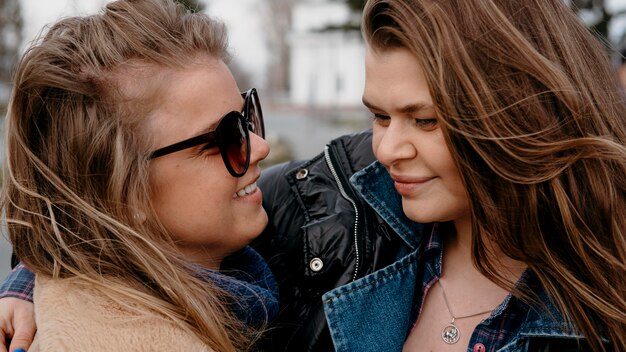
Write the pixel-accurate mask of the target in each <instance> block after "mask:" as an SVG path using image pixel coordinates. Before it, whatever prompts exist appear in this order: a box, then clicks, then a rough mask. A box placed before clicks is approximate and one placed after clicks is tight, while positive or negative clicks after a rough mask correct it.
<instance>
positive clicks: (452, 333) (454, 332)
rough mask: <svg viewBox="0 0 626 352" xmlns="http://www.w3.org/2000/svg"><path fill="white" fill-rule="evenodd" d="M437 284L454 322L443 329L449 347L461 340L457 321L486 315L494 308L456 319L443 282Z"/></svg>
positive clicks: (443, 335)
mask: <svg viewBox="0 0 626 352" xmlns="http://www.w3.org/2000/svg"><path fill="white" fill-rule="evenodd" d="M437 282H438V283H439V287H441V294H442V295H443V301H444V302H446V308H448V313H450V317H451V318H452V320H451V321H450V324H448V325H446V326H445V327H444V328H443V330H441V338H442V339H443V342H445V343H447V344H448V345H453V344H455V343H457V342H458V341H459V339H460V338H461V331H460V330H459V328H458V327H457V326H456V324H454V321H455V320H457V319H465V318H471V317H475V316H478V315H482V314H485V313H489V312H491V311H492V310H493V308H492V309H489V310H486V311H484V312H478V313H474V314H470V315H464V316H462V317H455V316H454V314H452V309H450V304H449V303H448V297H446V292H445V291H444V290H443V285H442V284H441V281H440V280H437Z"/></svg>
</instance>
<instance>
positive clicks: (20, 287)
mask: <svg viewBox="0 0 626 352" xmlns="http://www.w3.org/2000/svg"><path fill="white" fill-rule="evenodd" d="M34 285H35V275H34V274H33V273H31V272H30V271H29V270H28V269H26V267H25V266H24V264H22V263H20V264H18V265H17V266H16V267H15V268H13V270H12V271H11V273H10V274H9V276H7V278H6V279H5V280H4V281H3V282H2V284H0V298H5V297H16V298H19V299H23V300H27V301H30V302H32V301H33V287H34Z"/></svg>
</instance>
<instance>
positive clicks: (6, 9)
mask: <svg viewBox="0 0 626 352" xmlns="http://www.w3.org/2000/svg"><path fill="white" fill-rule="evenodd" d="M21 43H22V16H21V11H20V4H19V0H0V110H1V111H0V112H4V111H5V109H6V104H7V100H8V97H9V90H10V86H11V74H12V72H13V68H14V66H15V63H16V62H17V58H18V55H19V49H20V45H21Z"/></svg>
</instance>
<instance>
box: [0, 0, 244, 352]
mask: <svg viewBox="0 0 626 352" xmlns="http://www.w3.org/2000/svg"><path fill="white" fill-rule="evenodd" d="M226 48H227V39H226V32H225V28H224V26H223V25H222V24H221V23H219V22H216V21H214V20H212V19H211V18H209V17H207V16H206V15H203V14H192V13H189V12H187V11H185V10H184V8H183V7H182V6H181V5H178V4H176V3H175V2H173V1H171V0H120V1H115V2H111V3H109V4H108V5H107V6H106V7H105V9H104V10H103V11H102V12H101V13H99V14H97V15H92V16H85V17H73V18H66V19H63V20H61V21H59V22H57V23H56V24H54V25H52V27H51V28H49V30H48V31H47V33H46V34H45V35H44V36H43V37H42V38H40V40H39V41H38V42H36V43H35V44H33V45H32V46H31V47H30V48H29V49H28V50H27V52H26V53H25V54H24V56H23V58H22V60H21V62H20V64H19V67H18V68H17V72H16V74H15V83H14V89H13V91H14V93H13V96H12V98H11V102H10V107H9V113H8V126H7V161H8V168H7V170H8V172H7V175H6V176H5V190H4V193H3V199H2V210H3V211H4V213H5V215H6V218H7V223H8V227H9V233H10V239H11V241H12V243H13V248H14V250H15V253H16V254H17V256H18V257H19V258H20V260H22V261H23V262H24V263H25V264H26V265H27V266H28V268H30V269H31V270H33V271H34V272H35V273H37V274H40V275H45V276H49V277H53V278H70V277H78V278H81V279H83V281H87V282H89V283H90V284H93V285H95V286H96V287H97V288H99V289H100V290H101V291H102V292H103V293H105V294H106V295H108V296H109V297H111V298H113V299H115V301H116V302H119V303H120V304H125V305H126V306H127V307H129V308H131V309H139V308H138V307H145V308H146V310H147V311H149V312H155V313H157V314H159V315H161V316H166V317H168V318H169V319H171V320H172V321H173V322H174V323H176V324H177V325H178V326H180V327H181V328H183V329H185V330H186V331H188V332H190V333H192V334H194V335H195V336H197V337H198V338H199V339H200V340H201V341H203V342H204V343H206V344H207V345H208V346H209V347H211V348H212V349H214V350H218V351H235V350H237V351H240V350H246V349H248V348H249V346H250V341H251V340H252V338H253V336H254V335H253V332H252V331H249V330H247V329H246V328H245V327H244V326H243V324H242V323H241V322H239V321H238V320H237V319H235V317H234V316H233V314H232V312H231V311H230V309H229V303H228V302H229V300H230V299H231V298H230V297H229V296H228V295H227V294H226V293H225V292H223V291H222V290H221V289H219V288H218V287H216V286H215V285H214V284H212V283H210V282H206V279H205V278H199V277H197V276H198V275H197V273H196V272H195V270H194V268H193V267H192V264H190V263H189V262H188V261H187V260H185V258H184V257H183V256H182V254H181V253H180V251H179V250H177V249H176V246H175V244H174V243H173V240H172V239H171V237H170V235H169V234H168V232H167V231H166V230H165V229H164V227H163V226H162V225H161V223H160V222H159V220H158V218H157V216H156V214H155V212H154V210H153V208H152V206H151V202H150V198H151V197H150V192H151V189H150V186H149V183H148V172H149V162H148V158H147V155H148V152H149V148H150V146H151V145H152V144H151V142H153V141H151V140H150V136H148V135H147V133H144V132H145V131H146V130H148V128H147V127H146V126H147V121H146V120H148V119H147V118H145V117H146V116H147V114H148V113H149V112H150V109H152V108H154V107H153V106H151V104H150V97H151V94H155V92H156V90H158V87H160V86H162V85H163V77H162V72H166V71H167V70H169V69H180V68H184V67H185V66H186V65H189V64H192V63H194V62H195V61H194V60H197V58H198V57H205V58H206V57H208V58H217V59H221V60H225V59H227V56H228V55H227V50H226ZM129 86H133V87H135V88H137V87H140V88H141V89H132V91H133V92H134V93H138V94H134V95H132V96H129V94H128V91H129V90H128V89H127V88H129ZM152 105H154V104H152ZM137 303H139V304H137Z"/></svg>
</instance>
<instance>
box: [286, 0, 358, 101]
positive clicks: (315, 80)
mask: <svg viewBox="0 0 626 352" xmlns="http://www.w3.org/2000/svg"><path fill="white" fill-rule="evenodd" d="M351 15H352V14H351V12H350V9H349V8H348V6H347V5H346V4H345V3H343V2H337V1H328V0H301V1H299V2H297V3H296V4H295V5H294V9H293V18H292V23H293V25H292V31H291V34H290V36H289V41H290V45H291V57H290V60H291V61H290V70H289V74H290V100H291V103H292V104H294V105H296V106H303V107H315V108H353V107H361V95H362V94H363V84H364V77H365V66H364V62H363V59H364V56H365V47H364V43H363V40H362V39H361V34H360V32H358V31H342V30H324V29H325V28H327V27H328V26H340V25H342V24H344V23H346V22H347V21H348V20H349V19H350V16H351Z"/></svg>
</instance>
